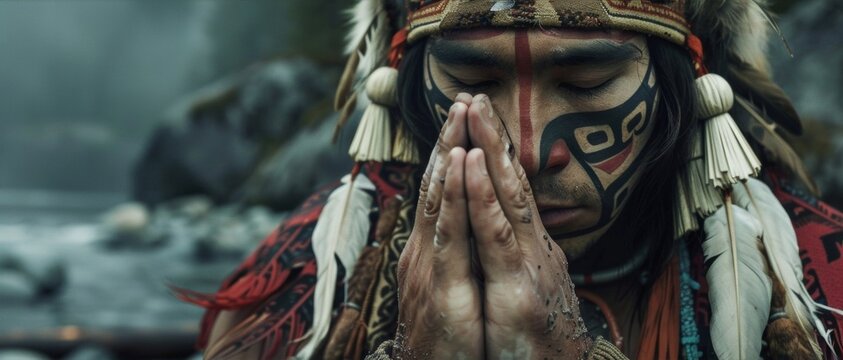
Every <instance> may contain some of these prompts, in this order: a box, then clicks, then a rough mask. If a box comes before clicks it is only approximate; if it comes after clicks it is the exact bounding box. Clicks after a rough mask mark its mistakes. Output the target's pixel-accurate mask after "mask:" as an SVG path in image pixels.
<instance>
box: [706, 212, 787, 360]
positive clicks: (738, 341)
mask: <svg viewBox="0 0 843 360" xmlns="http://www.w3.org/2000/svg"><path fill="white" fill-rule="evenodd" d="M725 205H726V206H724V207H723V208H721V209H720V210H717V212H715V213H714V215H712V216H710V217H709V218H708V219H706V220H705V225H704V227H705V234H706V240H705V241H704V242H703V243H702V248H703V255H704V257H705V262H706V263H708V264H709V267H708V269H707V270H706V276H705V277H706V280H707V281H708V283H709V284H717V286H711V287H710V288H709V294H708V297H709V302H710V303H711V310H712V315H711V329H710V330H711V343H712V346H713V347H714V352H715V354H716V355H717V358H718V359H721V360H732V359H758V358H759V357H760V354H761V343H762V336H763V334H764V329H765V328H766V326H767V319H768V317H769V313H770V299H771V297H772V284H771V281H770V278H769V277H768V276H767V274H766V272H765V263H764V257H763V255H762V254H761V251H760V250H759V248H758V244H759V239H760V238H761V235H762V230H761V225H760V224H759V223H758V221H756V220H755V219H754V218H753V217H752V216H751V215H750V214H749V213H747V212H746V210H743V209H741V208H739V207H737V206H732V204H731V201H729V200H728V198H727V201H726V204H725Z"/></svg>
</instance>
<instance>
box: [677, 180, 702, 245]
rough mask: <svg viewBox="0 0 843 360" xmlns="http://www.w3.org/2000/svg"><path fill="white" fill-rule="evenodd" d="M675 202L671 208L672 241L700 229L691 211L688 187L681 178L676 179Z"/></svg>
mask: <svg viewBox="0 0 843 360" xmlns="http://www.w3.org/2000/svg"><path fill="white" fill-rule="evenodd" d="M675 201H676V202H675V203H674V206H673V229H674V234H673V238H674V239H679V238H682V237H683V236H685V234H687V233H689V232H691V231H696V230H699V229H700V224H699V221H697V218H696V217H695V216H694V213H693V212H692V211H691V209H692V206H691V203H690V201H691V200H690V199H689V196H688V186H687V184H686V182H685V180H684V177H683V176H681V175H680V176H677V177H676V200H675Z"/></svg>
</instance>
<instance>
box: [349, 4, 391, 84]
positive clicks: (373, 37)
mask: <svg viewBox="0 0 843 360" xmlns="http://www.w3.org/2000/svg"><path fill="white" fill-rule="evenodd" d="M347 13H348V16H349V18H350V19H351V25H352V27H351V31H349V33H348V35H347V36H346V46H345V53H346V54H351V53H352V52H354V51H359V50H360V48H361V44H363V46H362V48H363V49H365V51H364V52H363V53H361V54H360V64H359V65H358V68H357V74H359V75H360V76H363V77H365V76H368V75H369V74H371V73H372V71H374V70H375V69H377V68H379V67H381V66H383V65H384V64H385V63H386V57H387V52H388V51H389V46H390V43H391V42H392V31H391V28H390V24H389V14H388V13H387V11H386V3H385V0H360V1H358V2H357V4H355V5H354V7H353V8H351V9H349V10H348V12H347Z"/></svg>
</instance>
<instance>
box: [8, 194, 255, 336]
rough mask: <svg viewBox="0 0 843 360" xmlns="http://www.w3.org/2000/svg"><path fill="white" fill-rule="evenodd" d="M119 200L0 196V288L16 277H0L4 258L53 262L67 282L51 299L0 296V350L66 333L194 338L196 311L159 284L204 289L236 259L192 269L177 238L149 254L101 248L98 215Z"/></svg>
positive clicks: (188, 248) (90, 196) (189, 249)
mask: <svg viewBox="0 0 843 360" xmlns="http://www.w3.org/2000/svg"><path fill="white" fill-rule="evenodd" d="M123 201H125V198H124V197H123V196H121V195H119V194H102V193H93V194H91V193H60V192H49V191H32V190H16V191H11V190H0V286H3V281H5V283H6V286H10V285H9V284H10V283H11V284H12V285H14V283H15V276H16V275H15V273H14V272H9V271H5V272H4V271H2V267H3V266H2V264H3V260H2V259H3V258H4V257H5V258H6V263H7V265H8V259H9V258H10V257H12V258H17V259H22V260H23V261H24V262H27V263H29V264H35V267H36V268H37V267H39V266H41V267H43V266H44V264H48V263H50V262H53V261H58V262H60V263H62V264H64V266H65V267H66V276H67V280H66V283H65V285H64V288H63V290H62V291H61V292H60V293H58V294H57V295H55V296H53V297H49V298H46V299H41V300H32V299H30V298H27V297H25V296H11V297H10V296H8V294H7V296H6V298H3V297H0V348H2V346H4V345H5V346H9V345H10V340H9V339H11V338H13V337H12V336H13V335H14V336H16V337H17V338H16V339H21V337H23V338H26V337H27V336H34V335H36V334H40V333H44V332H45V331H57V329H63V328H64V329H67V327H72V328H74V329H81V330H82V331H91V332H105V333H114V334H117V333H121V332H122V333H127V332H137V331H142V332H145V333H174V332H176V333H182V334H184V333H188V334H194V335H195V333H196V331H197V327H198V323H199V318H200V316H201V311H200V309H198V308H196V307H193V306H190V305H187V304H184V303H181V302H179V301H177V300H176V299H175V298H173V297H172V295H171V294H170V293H169V291H168V289H167V287H166V284H167V283H175V284H178V285H181V286H186V287H190V288H193V289H197V290H202V291H208V290H212V289H214V288H215V287H216V286H217V284H219V282H220V280H221V279H222V278H223V277H224V276H225V274H226V273H227V272H228V271H230V270H232V269H233V267H234V266H235V265H236V263H237V262H238V261H239V260H237V259H224V260H219V261H215V262H212V263H197V262H196V261H195V260H193V256H192V254H193V252H192V251H193V246H192V244H191V243H189V242H187V241H182V242H180V241H178V239H174V240H173V241H170V242H169V243H168V244H167V245H165V246H162V247H158V248H153V249H133V250H113V249H111V250H110V249H107V248H104V247H103V246H101V244H100V243H99V240H101V239H102V238H103V237H104V236H107V235H108V234H107V231H106V229H105V227H104V226H103V224H102V222H101V218H102V214H103V213H104V212H105V211H107V209H109V208H111V207H113V206H115V205H117V204H119V203H121V202H123ZM18 278H20V277H18ZM18 283H20V281H19V280H18ZM0 295H2V288H0ZM186 339H188V340H190V339H191V337H190V336H189V337H187V338H186ZM11 345H15V344H14V341H11ZM191 345H192V344H190V343H187V344H185V346H191Z"/></svg>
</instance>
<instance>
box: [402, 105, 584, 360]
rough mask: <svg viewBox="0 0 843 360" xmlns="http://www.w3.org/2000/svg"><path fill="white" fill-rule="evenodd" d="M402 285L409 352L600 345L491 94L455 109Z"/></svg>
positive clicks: (496, 353) (579, 349) (556, 353)
mask: <svg viewBox="0 0 843 360" xmlns="http://www.w3.org/2000/svg"><path fill="white" fill-rule="evenodd" d="M469 144H471V145H469ZM472 242H473V243H472ZM472 259H476V260H474V261H476V263H475V264H474V266H473V265H472V261H473V260H472ZM398 283H399V329H398V339H397V340H398V341H397V342H398V348H397V351H398V352H399V353H400V354H396V355H400V357H402V358H433V359H445V358H469V359H482V358H492V359H499V358H516V359H528V358H533V359H543V358H569V359H579V358H581V357H583V356H584V354H585V353H586V351H587V350H588V349H589V347H590V346H591V340H590V338H589V337H588V336H587V333H586V330H585V326H584V324H583V322H582V320H581V318H580V316H579V308H578V305H577V304H578V303H577V300H576V296H575V295H574V289H573V284H572V283H571V281H570V277H569V276H568V268H567V261H566V259H565V255H564V254H563V252H562V250H561V249H560V248H559V247H558V246H557V245H556V243H555V242H554V241H553V239H551V238H550V237H549V236H548V235H547V232H546V231H545V229H544V227H543V226H542V224H541V219H540V217H539V213H538V211H537V209H536V205H535V201H534V200H533V196H532V193H531V188H530V184H529V182H528V180H527V176H526V173H525V171H524V169H523V168H522V167H521V165H520V164H519V163H518V159H517V156H515V151H514V148H513V145H512V144H511V143H510V140H509V137H508V136H507V135H506V131H505V129H504V124H502V123H501V122H500V120H499V119H498V117H497V116H496V115H495V112H494V110H493V107H492V105H491V102H490V101H489V97H488V96H486V95H477V96H471V95H469V94H465V93H462V94H460V95H458V96H457V97H456V99H455V103H454V105H453V106H452V107H451V108H450V110H449V113H448V120H447V121H446V122H445V125H444V126H443V129H442V131H441V133H440V135H439V139H438V141H437V144H436V146H435V148H434V149H433V152H432V154H431V156H430V161H429V163H428V166H427V169H426V171H425V174H424V177H423V179H422V184H421V188H420V193H419V202H418V207H417V209H416V217H415V224H414V228H413V231H412V234H411V235H410V238H409V240H408V242H407V245H406V247H405V249H404V251H403V253H402V255H401V259H400V261H399V265H398Z"/></svg>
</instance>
